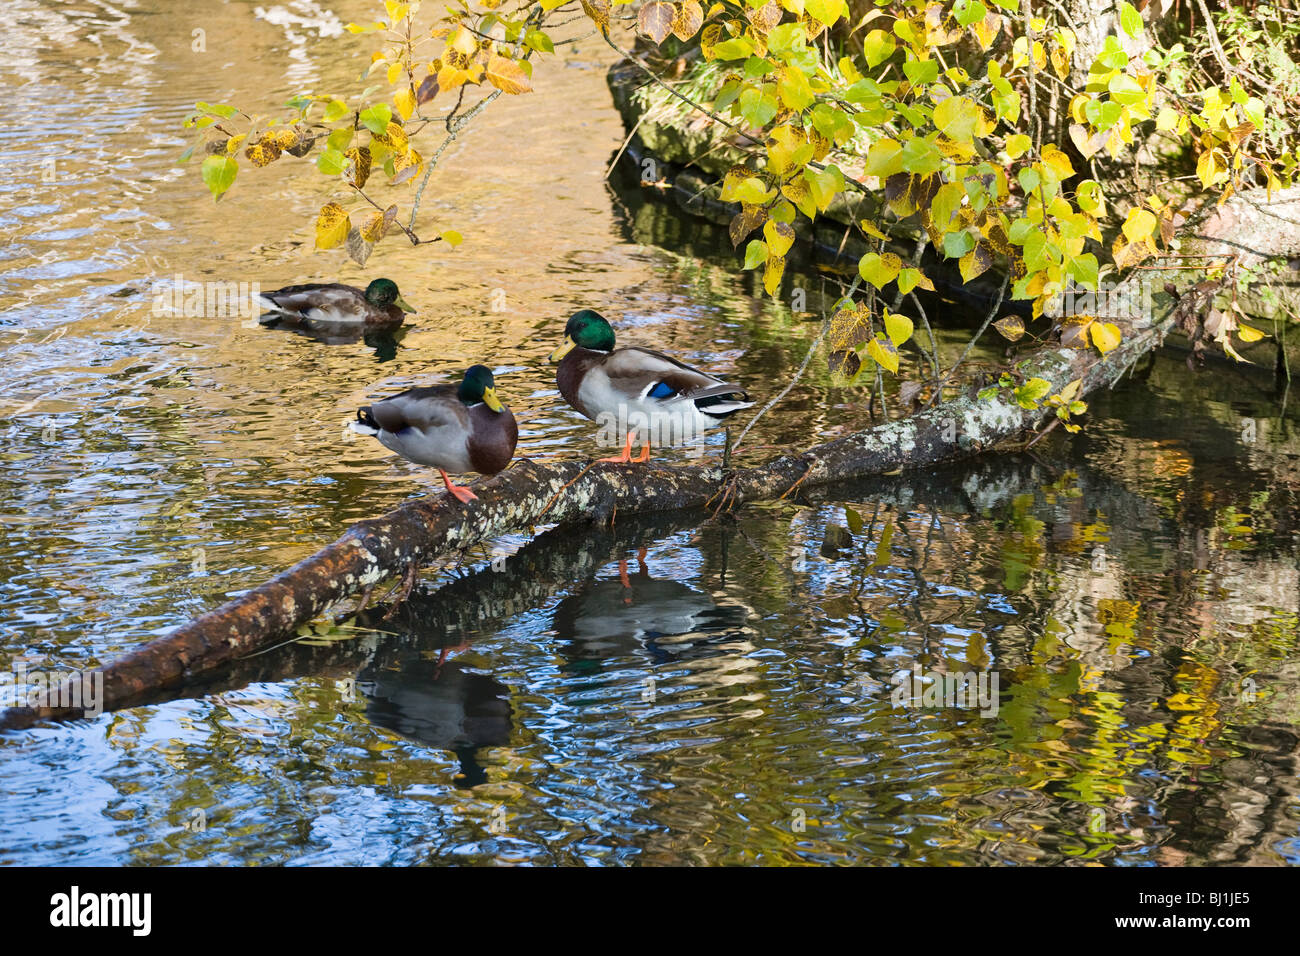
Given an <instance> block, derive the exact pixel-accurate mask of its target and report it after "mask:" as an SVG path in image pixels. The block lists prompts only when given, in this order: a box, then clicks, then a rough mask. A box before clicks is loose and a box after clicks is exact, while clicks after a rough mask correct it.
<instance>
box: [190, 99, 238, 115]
mask: <svg viewBox="0 0 1300 956" xmlns="http://www.w3.org/2000/svg"><path fill="white" fill-rule="evenodd" d="M194 108H195V109H196V110H202V111H203V112H204V113H216V114H217V115H218V116H220V117H222V118H223V119H230V117H232V116H234V115H235V114H236V113H238V112H239V110H237V109H235V107H233V106H226V105H225V104H224V103H204V102H203V101H202V100H200V101H199V102H198V103H195V104H194Z"/></svg>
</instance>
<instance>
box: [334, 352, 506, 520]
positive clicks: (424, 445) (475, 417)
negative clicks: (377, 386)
mask: <svg viewBox="0 0 1300 956" xmlns="http://www.w3.org/2000/svg"><path fill="white" fill-rule="evenodd" d="M351 428H352V430H353V431H355V432H358V433H360V434H362V435H373V436H374V437H375V438H378V439H379V443H380V444H381V445H383V446H384V447H385V448H387V449H389V450H390V451H395V452H397V454H399V455H401V456H402V457H403V458H406V459H408V460H410V461H413V462H415V463H416V464H417V465H429V466H431V467H433V468H437V469H438V473H439V474H441V475H442V481H443V484H445V485H446V486H447V491H448V492H450V493H451V494H452V495H453V496H455V498H456V499H457V500H458V501H461V502H464V503H466V504H468V503H469V502H471V501H473V500H475V499H476V498H477V497H478V496H477V495H475V494H474V492H472V491H470V490H469V489H468V488H466V487H463V486H461V485H457V484H455V483H454V482H452V480H451V478H449V477H448V475H447V473H448V472H451V473H452V474H457V475H460V474H464V473H466V472H470V471H477V472H478V473H479V474H482V475H495V474H496V473H497V472H499V471H501V470H502V469H504V468H505V467H506V465H508V464H510V459H511V458H512V457H514V453H515V444H516V442H517V441H518V440H519V427H518V425H517V424H516V423H515V416H514V415H513V414H512V413H511V411H510V409H509V408H508V407H507V406H506V405H504V404H502V402H501V399H499V398H498V397H497V392H496V380H495V379H494V378H493V376H492V370H491V369H489V368H487V367H486V366H484V365H474V366H471V367H470V368H469V369H467V370H466V371H465V377H464V379H463V380H462V381H461V383H460V384H459V385H435V386H432V387H427V388H408V389H407V390H406V391H404V392H401V393H399V394H397V395H394V396H392V397H391V398H386V399H384V400H383V401H379V402H375V403H374V404H373V405H367V406H365V407H364V408H360V409H358V410H357V418H356V421H354V422H352V423H351Z"/></svg>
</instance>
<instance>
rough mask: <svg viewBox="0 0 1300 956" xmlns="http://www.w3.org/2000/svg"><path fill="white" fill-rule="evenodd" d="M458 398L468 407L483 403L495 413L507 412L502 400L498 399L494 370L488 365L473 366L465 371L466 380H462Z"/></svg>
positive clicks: (457, 393)
mask: <svg viewBox="0 0 1300 956" xmlns="http://www.w3.org/2000/svg"><path fill="white" fill-rule="evenodd" d="M456 397H457V398H459V399H460V400H461V401H462V402H464V403H465V404H466V405H477V404H479V403H480V402H482V403H484V404H486V405H487V407H488V408H490V409H492V411H494V412H502V411H505V406H504V405H502V404H501V399H499V398H497V382H496V379H495V378H493V377H492V370H491V369H490V368H488V367H487V366H486V365H471V366H470V367H469V368H467V369H466V370H465V378H464V379H462V380H461V383H460V389H459V390H458V391H457V392H456Z"/></svg>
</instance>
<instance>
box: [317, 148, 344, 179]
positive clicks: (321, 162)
mask: <svg viewBox="0 0 1300 956" xmlns="http://www.w3.org/2000/svg"><path fill="white" fill-rule="evenodd" d="M347 165H348V161H347V157H346V156H344V155H343V154H342V153H341V152H340V151H339V150H337V149H327V150H325V152H323V153H321V154H320V155H319V156H317V157H316V168H317V169H319V170H320V171H321V172H322V173H324V174H325V175H326V176H337V175H338V174H339V173H341V172H343V170H344V169H346V168H347Z"/></svg>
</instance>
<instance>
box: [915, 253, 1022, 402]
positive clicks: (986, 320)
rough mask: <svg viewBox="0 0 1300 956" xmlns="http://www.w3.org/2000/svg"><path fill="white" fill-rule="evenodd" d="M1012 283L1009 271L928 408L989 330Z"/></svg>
mask: <svg viewBox="0 0 1300 956" xmlns="http://www.w3.org/2000/svg"><path fill="white" fill-rule="evenodd" d="M1010 284H1011V273H1010V272H1008V273H1007V274H1006V275H1005V276H1003V278H1002V288H1001V289H1000V290H999V291H998V297H997V300H996V301H995V302H994V303H993V308H991V309H989V314H988V315H986V316H985V317H984V324H983V325H981V326H980V330H979V331H978V332H976V333H975V337H974V338H973V339H971V340H970V342H969V343H967V345H966V350H965V351H964V352H962V353H961V356H960V357H959V358H958V359H957V361H956V362H954V363H953V365H952V368H950V369H948V374H947V375H945V376H944V377H943V381H942V382H940V383H939V384H937V385H936V386H935V387H934V394H933V395H931V396H930V400H929V401H928V402H926V403H925V407H926V408H930V407H931V406H933V405H934V403H935V402H936V401H938V400H939V396H940V395H942V394H943V387H944V386H945V385H947V384H948V382H949V381H950V380H951V379H952V375H953V373H954V372H956V371H957V366H959V365H961V363H962V362H964V361H966V356H968V355H970V352H971V349H973V348H974V347H975V343H976V342H978V341H979V340H980V336H982V335H983V334H984V333H985V332H987V331H988V328H989V324H990V323H992V321H993V316H995V315H997V314H998V309H999V308H1001V307H1002V299H1003V297H1004V296H1005V295H1006V294H1007V286H1008V285H1010Z"/></svg>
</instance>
